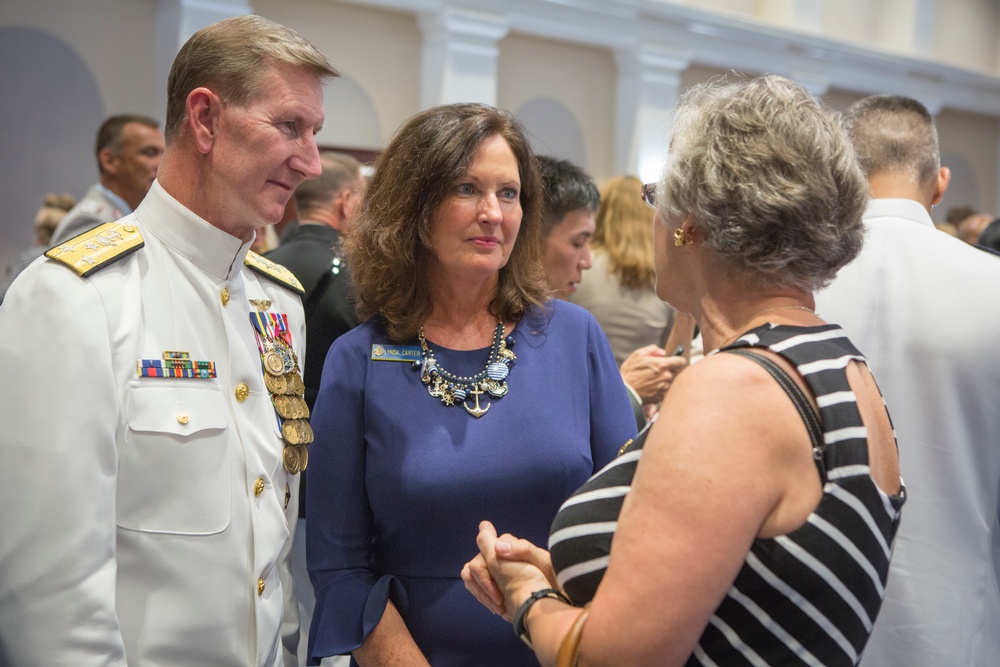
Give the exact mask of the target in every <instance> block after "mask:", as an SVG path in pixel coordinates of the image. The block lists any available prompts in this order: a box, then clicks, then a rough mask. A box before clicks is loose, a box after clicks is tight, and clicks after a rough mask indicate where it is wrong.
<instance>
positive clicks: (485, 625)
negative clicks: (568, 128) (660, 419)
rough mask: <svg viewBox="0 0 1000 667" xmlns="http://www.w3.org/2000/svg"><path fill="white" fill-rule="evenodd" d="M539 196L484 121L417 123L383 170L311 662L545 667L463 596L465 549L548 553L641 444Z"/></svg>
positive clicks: (319, 448) (355, 236)
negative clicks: (544, 257)
mask: <svg viewBox="0 0 1000 667" xmlns="http://www.w3.org/2000/svg"><path fill="white" fill-rule="evenodd" d="M542 196H543V195H542V191H541V185H540V179H539V176H538V168H537V165H536V164H535V159H534V157H533V155H532V153H531V150H530V148H529V145H528V142H527V140H526V138H525V136H524V134H523V131H522V130H521V128H520V126H519V125H518V123H517V122H516V121H515V120H514V118H513V117H512V116H511V115H509V114H508V113H506V112H503V111H500V110H497V109H494V108H492V107H489V106H486V105H478V104H461V105H449V106H442V107H436V108H432V109H429V110H427V111H424V112H422V113H420V114H418V115H416V116H414V117H413V118H412V119H411V120H410V121H408V122H407V123H406V124H405V125H404V126H403V127H402V128H401V129H400V130H399V131H398V132H397V134H396V135H395V137H394V138H393V139H392V140H391V141H390V142H389V144H388V146H387V147H386V148H385V150H384V151H383V152H382V154H381V155H380V157H379V159H378V162H377V164H376V171H375V174H374V175H373V177H372V178H371V179H370V181H369V182H368V184H367V187H366V192H365V196H364V201H363V203H362V210H361V212H360V215H359V217H358V219H357V220H356V221H355V223H354V224H355V228H354V230H353V232H352V234H351V235H350V236H349V238H348V242H347V247H346V250H347V254H348V262H349V263H350V265H351V269H352V272H353V278H354V281H355V286H356V291H357V297H358V308H359V313H360V314H361V316H362V318H366V320H367V321H366V322H365V323H364V324H362V325H361V326H359V327H357V328H356V329H354V330H352V331H351V332H349V333H348V334H346V335H344V336H341V337H340V338H339V339H337V341H336V342H335V344H334V345H333V347H332V348H331V349H330V353H329V355H328V356H327V359H326V364H325V366H324V369H323V376H322V382H321V387H320V390H319V395H318V397H317V400H316V407H315V410H314V414H313V418H312V424H313V427H314V429H315V431H316V442H315V443H314V444H313V445H312V446H311V447H310V452H311V454H310V457H311V458H310V463H309V467H308V475H309V480H308V481H309V484H308V505H309V512H310V514H309V531H308V534H307V557H308V563H309V571H310V576H311V578H312V581H313V584H314V587H315V590H316V610H315V613H314V616H313V620H312V627H311V632H310V649H309V653H310V656H311V659H312V660H314V661H315V660H318V659H320V658H322V657H325V656H330V655H340V654H348V653H351V654H352V655H353V662H354V663H356V664H359V665H389V664H399V665H408V666H410V665H426V664H430V665H434V666H435V667H437V666H442V667H444V666H448V665H477V666H489V665H497V666H500V665H503V666H505V667H509V666H512V665H514V666H516V665H536V664H537V662H536V660H535V657H534V654H533V653H532V652H531V651H530V650H529V649H528V648H527V647H526V646H525V645H524V644H522V643H521V642H519V641H518V640H517V639H516V638H515V637H514V636H512V635H511V633H510V628H509V626H508V625H507V624H506V623H505V622H504V621H503V619H501V618H500V617H498V616H495V615H493V614H491V613H490V612H489V611H488V610H486V609H485V608H483V607H482V606H481V605H479V604H478V603H477V602H476V601H475V599H474V598H473V597H472V596H470V595H469V594H468V593H467V592H466V591H465V589H464V586H463V584H462V582H461V579H460V577H459V571H460V570H461V567H462V564H463V563H464V562H465V561H466V560H467V558H468V556H469V552H468V551H469V547H468V545H469V543H470V540H471V539H472V538H473V537H474V536H475V534H476V532H477V526H478V522H479V520H480V519H481V518H483V517H489V518H490V519H491V520H492V521H493V522H495V523H496V524H497V525H500V526H504V529H505V530H507V529H509V530H511V531H516V532H517V533H518V534H522V535H526V536H530V537H531V538H532V539H535V540H543V539H544V538H545V536H546V535H547V533H548V528H549V523H550V522H551V520H552V518H553V516H554V515H555V513H556V510H557V509H558V507H559V505H560V504H561V503H562V502H563V501H564V500H565V499H566V498H567V497H568V496H569V494H570V493H572V491H573V490H574V489H575V488H577V487H578V486H579V485H580V484H581V483H583V482H584V481H586V479H587V478H588V477H590V476H591V475H592V474H593V473H594V472H595V471H596V470H598V469H600V468H601V467H602V466H603V465H604V464H606V463H607V462H608V461H610V460H611V459H612V458H613V457H614V456H615V454H616V452H617V450H618V449H619V447H620V446H621V445H622V444H623V443H624V442H625V441H627V440H628V439H629V438H630V437H632V436H634V435H635V422H634V420H633V418H632V414H631V410H630V408H629V402H628V398H627V395H626V392H625V388H624V385H623V384H622V381H621V376H620V375H619V373H618V369H617V367H616V365H615V360H614V357H613V355H612V353H611V350H610V346H609V345H608V343H607V340H606V338H605V337H604V334H603V333H602V331H601V329H600V327H599V326H598V325H597V323H596V322H595V321H594V319H593V318H592V317H591V316H590V315H589V314H588V313H587V312H586V311H584V310H583V309H581V308H578V307H576V306H574V305H572V304H569V303H567V302H563V301H549V300H547V287H546V282H545V277H544V275H543V273H542V270H541V259H540V224H541V222H540V215H541V210H542ZM313 664H317V663H316V662H314V663H313Z"/></svg>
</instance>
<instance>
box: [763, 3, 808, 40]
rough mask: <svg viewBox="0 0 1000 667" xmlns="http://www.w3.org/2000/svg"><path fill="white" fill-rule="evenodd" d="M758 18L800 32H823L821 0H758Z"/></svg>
mask: <svg viewBox="0 0 1000 667" xmlns="http://www.w3.org/2000/svg"><path fill="white" fill-rule="evenodd" d="M757 7H758V9H757V11H758V13H759V16H760V18H762V19H764V20H766V21H769V22H771V23H775V24H777V25H780V26H781V27H783V28H792V29H795V30H801V31H802V32H810V33H815V34H820V33H822V32H823V0H760V1H759V2H758V5H757Z"/></svg>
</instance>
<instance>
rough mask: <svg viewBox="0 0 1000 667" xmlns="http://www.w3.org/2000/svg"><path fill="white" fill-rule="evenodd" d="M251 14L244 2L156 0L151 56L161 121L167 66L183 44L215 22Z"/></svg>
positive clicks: (232, 0)
mask: <svg viewBox="0 0 1000 667" xmlns="http://www.w3.org/2000/svg"><path fill="white" fill-rule="evenodd" d="M251 13H253V10H252V9H251V8H250V5H249V3H248V2H247V1H246V0H157V3H156V37H155V44H154V54H155V67H156V76H157V78H158V79H159V81H160V85H159V91H160V92H159V93H158V95H159V97H158V104H159V107H160V109H161V113H160V117H161V118H164V117H166V110H167V77H168V75H169V74H170V66H171V65H172V64H173V62H174V57H175V56H176V55H177V52H178V51H180V48H181V47H182V46H184V42H186V41H187V40H188V38H190V37H191V35H193V34H194V33H196V32H198V31H199V30H201V29H202V28H204V27H205V26H207V25H211V24H212V23H215V22H216V21H221V20H222V19H227V18H231V17H233V16H242V15H243V14H251Z"/></svg>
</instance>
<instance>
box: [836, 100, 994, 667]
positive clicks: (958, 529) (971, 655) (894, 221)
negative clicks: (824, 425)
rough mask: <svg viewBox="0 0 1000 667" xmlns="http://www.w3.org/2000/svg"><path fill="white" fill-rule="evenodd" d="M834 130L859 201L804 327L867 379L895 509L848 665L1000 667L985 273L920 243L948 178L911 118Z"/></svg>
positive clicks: (906, 104) (990, 288) (870, 111)
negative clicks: (858, 357)
mask: <svg viewBox="0 0 1000 667" xmlns="http://www.w3.org/2000/svg"><path fill="white" fill-rule="evenodd" d="M845 123H846V125H847V129H848V132H849V134H850V136H851V139H852V141H853V142H854V145H855V147H856V149H857V151H858V156H859V159H860V161H861V165H862V167H863V168H864V170H865V172H866V174H867V176H868V180H869V183H870V185H871V192H872V200H871V202H870V203H869V206H868V210H867V212H866V214H865V218H864V221H865V226H866V233H865V245H864V249H863V250H862V251H861V254H860V255H859V256H858V258H857V259H855V260H854V261H853V262H852V263H851V264H849V265H848V266H846V267H844V268H843V269H842V270H841V271H840V273H839V275H838V276H837V279H836V280H835V281H834V282H833V284H832V285H831V286H830V287H829V288H827V289H826V290H823V291H821V292H819V293H818V294H817V295H816V305H817V312H818V313H820V314H821V315H822V317H823V319H825V320H827V321H830V322H836V323H838V324H840V325H842V326H843V328H844V330H845V331H847V334H848V336H850V338H851V340H852V341H853V342H854V343H855V345H857V346H858V348H859V349H860V350H861V351H862V352H863V353H864V354H865V356H866V357H867V358H868V362H869V363H870V364H871V367H872V373H873V374H874V375H875V377H877V378H878V381H879V386H880V388H881V390H882V393H883V394H884V396H885V400H886V403H887V405H888V407H889V414H890V415H891V417H892V420H893V425H894V427H895V431H896V436H897V440H898V442H899V462H900V467H901V470H902V475H903V479H904V480H905V482H906V490H907V495H908V500H907V505H906V512H905V516H904V517H903V521H902V523H901V525H900V529H899V534H898V536H897V538H896V547H895V555H894V557H893V561H892V565H891V569H890V571H889V581H888V584H887V586H886V597H885V604H884V605H883V606H882V611H881V613H880V615H879V617H878V620H877V622H876V623H875V629H874V632H873V634H872V637H871V639H870V640H869V642H868V646H867V648H866V649H865V652H864V655H863V658H862V661H861V664H862V665H863V666H864V667H876V666H878V667H882V666H884V667H899V666H901V665H906V666H907V667H941V666H942V665H963V666H965V665H969V666H982V667H986V666H987V665H1000V589H998V572H1000V525H998V522H997V498H998V495H997V494H998V486H1000V356H998V355H997V353H996V350H997V341H998V340H1000V289H998V287H1000V258H997V257H995V256H993V255H990V254H988V253H986V252H983V251H981V250H978V249H976V248H975V247H973V246H971V245H968V244H967V243H964V242H962V241H960V240H958V239H956V238H954V237H951V236H949V235H947V234H944V233H942V232H940V231H938V230H936V229H935V227H934V224H933V223H932V221H931V217H930V210H931V206H933V205H934V204H937V203H938V202H939V201H940V200H941V197H942V196H943V195H944V192H945V189H946V188H947V186H948V180H949V178H950V174H949V171H948V169H947V168H946V167H942V166H941V165H940V154H939V149H938V140H937V132H936V130H935V127H934V122H933V119H932V118H931V116H930V114H929V113H928V112H927V110H926V109H925V108H924V107H923V105H921V104H920V103H919V102H917V101H916V100H912V99H909V98H906V97H898V96H888V95H881V96H874V97H869V98H865V99H863V100H861V101H859V102H857V103H856V104H855V105H854V106H852V107H851V108H849V109H848V110H847V112H846V115H845Z"/></svg>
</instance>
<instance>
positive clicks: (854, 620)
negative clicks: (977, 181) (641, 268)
mask: <svg viewBox="0 0 1000 667" xmlns="http://www.w3.org/2000/svg"><path fill="white" fill-rule="evenodd" d="M644 196H645V198H646V199H647V201H648V202H649V203H651V204H655V207H656V221H655V223H654V224H655V240H656V273H657V293H658V294H659V295H660V297H661V298H663V299H665V300H667V301H669V302H670V303H672V304H673V305H674V306H676V307H677V308H678V309H679V310H680V311H682V312H688V313H691V314H692V315H694V316H695V318H696V319H697V321H698V324H699V326H700V328H701V331H702V334H703V336H704V341H705V349H706V350H707V351H709V352H710V354H709V355H708V356H706V358H705V359H703V360H702V361H700V362H698V363H696V364H695V365H693V366H691V367H690V368H689V369H687V370H685V371H684V372H683V373H682V374H681V375H680V376H678V378H677V380H676V381H675V382H674V384H673V386H672V387H671V390H670V393H669V394H668V395H667V398H666V400H665V402H664V404H663V407H662V410H661V413H660V414H661V418H660V419H659V420H658V421H657V422H655V423H654V424H653V426H652V427H651V428H650V429H649V430H648V431H646V432H645V433H646V435H645V436H643V435H640V437H639V438H638V439H637V440H636V443H634V444H633V445H632V446H631V447H630V448H628V449H627V450H626V451H625V453H624V454H623V455H622V456H621V457H619V459H618V460H617V461H615V462H613V463H612V464H610V465H609V466H607V467H606V468H605V469H604V470H603V471H602V472H600V473H599V474H598V475H596V476H595V477H594V478H592V479H591V480H590V481H589V482H587V484H585V485H584V486H583V487H582V488H581V489H580V490H579V491H577V493H576V494H575V495H574V496H572V497H571V498H570V499H569V500H568V501H567V502H566V503H565V504H564V505H563V507H562V509H561V510H560V512H559V514H558V516H557V517H556V520H555V522H554V523H553V526H552V532H551V534H550V538H549V546H550V549H551V561H550V555H549V552H545V551H543V550H542V549H539V548H537V547H534V546H533V545H531V544H530V543H528V542H527V541H526V540H519V539H517V538H515V537H513V536H512V535H503V536H502V537H499V538H498V537H497V533H496V530H495V529H494V527H493V525H492V524H490V523H488V522H483V524H482V525H481V527H480V533H479V536H478V540H477V541H478V545H479V548H480V555H478V556H477V557H476V558H474V559H473V560H472V561H470V562H469V563H468V564H467V565H466V567H465V568H464V569H463V578H464V580H465V582H466V586H467V588H469V589H470V590H471V591H472V592H473V594H475V595H476V597H477V598H478V599H479V600H480V602H482V603H483V604H484V605H486V606H487V607H488V608H490V609H492V610H493V611H494V612H496V613H499V614H503V615H505V616H506V617H507V618H514V619H515V626H516V628H517V630H518V631H519V632H520V633H521V634H522V635H524V636H526V637H528V638H530V640H531V641H532V642H533V646H534V648H535V651H536V654H537V655H538V657H539V659H540V660H541V662H542V664H544V665H551V664H554V663H555V662H556V659H557V654H558V653H559V652H560V650H561V649H562V651H563V652H564V654H565V653H575V654H576V657H577V658H578V659H579V663H580V664H583V665H652V664H656V665H684V664H688V665H699V664H701V665H746V664H768V665H779V664H781V665H784V664H810V665H851V664H856V663H857V662H858V661H859V660H860V656H861V651H862V649H863V648H864V645H865V642H866V641H867V639H868V636H869V635H870V633H871V630H872V624H873V623H874V621H875V617H876V615H877V613H878V610H879V607H880V605H881V600H882V595H883V590H884V585H885V581H886V576H887V573H888V568H889V558H890V554H891V546H892V542H893V538H894V536H895V531H896V527H897V526H898V521H899V515H900V508H901V506H902V503H903V499H904V490H903V488H902V483H901V480H900V477H899V463H898V458H897V452H896V443H895V439H894V437H893V433H892V426H891V424H890V422H889V417H888V414H887V413H886V410H885V406H884V403H883V401H882V398H881V396H880V394H879V391H878V389H877V387H876V386H875V382H874V380H873V379H872V377H871V374H870V373H869V371H868V368H867V366H866V364H865V361H864V358H863V357H862V356H861V354H860V353H859V352H858V351H857V350H856V349H855V348H854V346H853V345H852V344H851V343H850V342H849V341H848V340H847V339H846V338H845V337H844V334H843V332H842V331H841V330H840V328H839V327H837V326H836V325H832V324H827V323H825V322H823V321H822V320H821V319H820V318H819V317H818V316H817V315H816V314H815V313H814V312H813V297H812V291H813V290H815V289H817V288H819V287H821V286H823V285H824V284H826V283H827V282H828V281H829V280H830V279H832V278H833V276H834V274H835V273H836V271H837V270H838V269H839V268H840V267H841V266H842V265H844V264H845V263H847V262H849V261H850V260H851V259H852V258H853V257H854V255H855V254H856V253H857V252H858V250H859V248H860V246H861V240H862V226H861V214H862V211H863V209H864V206H865V203H866V199H867V185H866V182H865V180H864V177H863V175H862V173H861V171H860V169H859V168H858V166H857V163H856V160H855V157H854V153H853V150H852V148H851V146H850V144H849V142H848V139H847V138H846V136H845V134H844V132H843V131H842V129H841V127H840V125H839V123H838V121H837V119H836V117H835V116H834V115H833V114H831V113H829V112H827V111H826V110H824V109H823V108H822V107H821V106H820V105H819V104H818V103H817V102H816V101H815V100H814V99H813V98H812V97H811V96H810V95H809V94H808V93H807V92H806V91H805V90H803V89H802V88H801V87H799V86H797V85H796V84H794V83H792V82H791V81H788V80H786V79H783V78H780V77H776V76H767V77H762V78H758V79H754V80H752V81H744V82H736V83H718V84H711V85H705V86H700V87H697V88H695V89H693V90H691V91H690V92H688V93H687V94H686V95H685V96H684V98H683V100H682V102H681V104H680V106H679V108H678V110H677V116H676V122H675V132H674V136H673V143H672V148H671V152H670V155H669V157H668V161H667V165H666V168H665V170H664V176H663V179H662V181H661V182H660V183H659V184H658V185H657V186H655V187H653V188H647V189H646V190H645V191H644ZM719 352H724V353H721V354H720V353H719ZM796 394H800V396H799V399H793V400H789V399H790V398H792V397H793V396H795V395H796ZM795 400H800V402H799V403H796V402H795ZM626 491H627V496H626V495H625V492H626ZM500 529H501V530H502V529H504V527H503V526H500ZM612 537H613V538H614V539H613V542H612ZM546 589H551V592H549V591H547V590H546ZM580 607H585V609H583V610H581V609H580ZM560 664H563V663H560Z"/></svg>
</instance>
